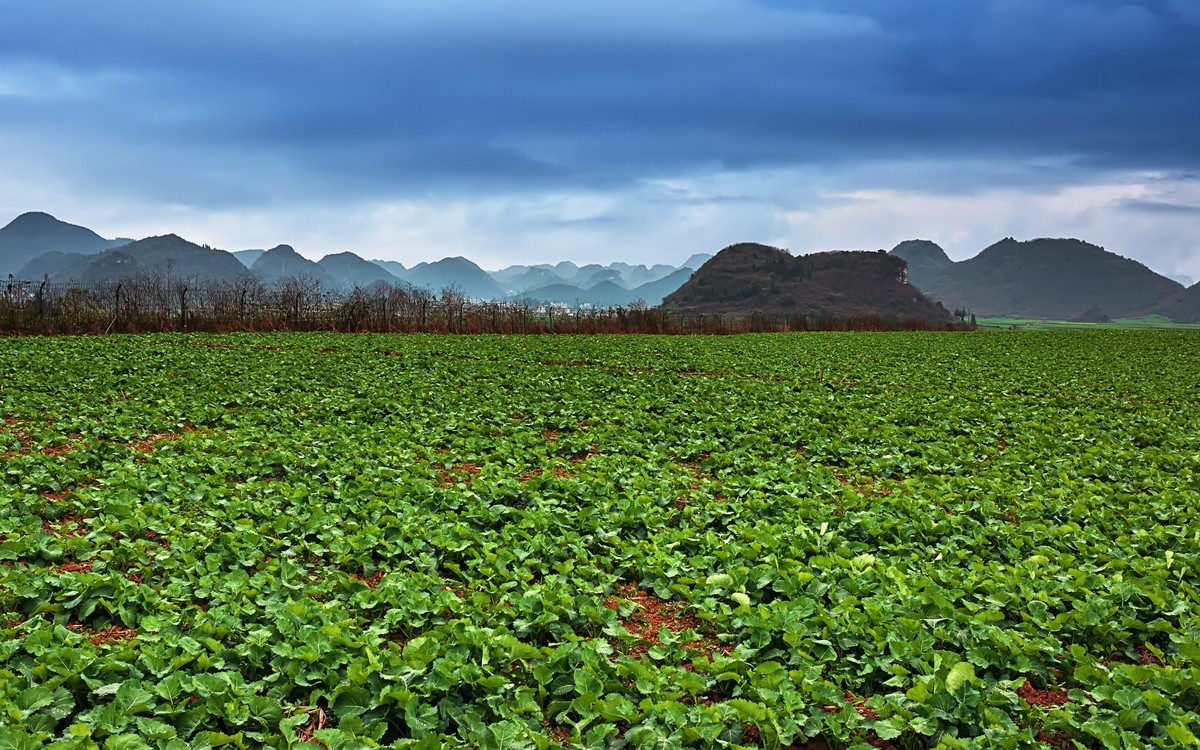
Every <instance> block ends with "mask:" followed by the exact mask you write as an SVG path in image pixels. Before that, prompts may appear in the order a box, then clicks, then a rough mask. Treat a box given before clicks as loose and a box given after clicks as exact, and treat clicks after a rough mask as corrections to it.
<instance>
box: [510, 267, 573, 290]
mask: <svg viewBox="0 0 1200 750" xmlns="http://www.w3.org/2000/svg"><path fill="white" fill-rule="evenodd" d="M493 276H495V274H493ZM497 281H498V282H500V283H501V284H503V285H504V286H505V288H507V289H508V290H509V291H511V292H516V293H518V294H519V293H521V292H527V291H529V290H530V289H537V288H539V287H544V286H549V285H551V284H561V283H563V282H564V279H563V277H561V276H559V275H558V274H556V273H555V272H554V271H551V270H550V269H549V268H543V267H541V266H530V267H527V268H525V270H524V271H523V272H522V273H520V274H518V275H516V276H513V277H510V278H509V279H508V281H507V282H504V281H500V279H497Z"/></svg>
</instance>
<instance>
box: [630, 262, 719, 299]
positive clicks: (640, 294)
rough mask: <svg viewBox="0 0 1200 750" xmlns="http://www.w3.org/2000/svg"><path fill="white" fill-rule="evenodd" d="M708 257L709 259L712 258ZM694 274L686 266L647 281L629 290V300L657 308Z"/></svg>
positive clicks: (692, 270) (693, 271)
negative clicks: (639, 301)
mask: <svg viewBox="0 0 1200 750" xmlns="http://www.w3.org/2000/svg"><path fill="white" fill-rule="evenodd" d="M709 257H710V258H711V257H712V256H709ZM694 273H695V270H694V269H692V268H688V267H686V266H685V267H684V268H680V269H677V270H675V271H672V272H671V273H669V274H667V275H666V276H663V277H662V278H661V279H655V280H654V281H648V282H646V283H645V284H642V285H641V286H636V287H634V288H633V289H630V290H629V299H630V301H634V300H639V299H640V300H642V301H644V302H645V303H646V304H647V305H650V306H651V307H657V306H658V305H661V304H662V303H663V300H664V299H665V298H666V297H667V295H668V294H670V293H671V292H674V291H675V290H676V289H678V288H679V287H681V286H683V285H684V284H685V283H687V280H688V279H690V278H691V277H692V274H694Z"/></svg>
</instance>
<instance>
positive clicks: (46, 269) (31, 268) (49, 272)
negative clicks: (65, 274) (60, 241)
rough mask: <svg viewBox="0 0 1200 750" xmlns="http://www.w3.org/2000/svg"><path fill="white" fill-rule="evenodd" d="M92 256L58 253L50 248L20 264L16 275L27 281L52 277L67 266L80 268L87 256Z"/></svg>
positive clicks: (86, 261)
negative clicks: (48, 250)
mask: <svg viewBox="0 0 1200 750" xmlns="http://www.w3.org/2000/svg"><path fill="white" fill-rule="evenodd" d="M94 257H95V256H94V255H85V254H84V253H60V252H58V251H57V250H51V251H50V252H48V253H42V254H41V255H39V256H37V257H36V258H34V259H33V260H31V261H29V262H28V263H26V264H25V265H23V266H21V269H20V270H19V271H17V273H16V277H17V278H18V279H26V280H29V281H38V280H40V279H44V278H46V277H47V276H50V277H54V276H56V275H58V274H59V273H61V272H62V271H63V270H65V269H68V268H73V267H75V266H79V267H81V268H82V267H84V266H86V265H87V263H88V259H89V258H94Z"/></svg>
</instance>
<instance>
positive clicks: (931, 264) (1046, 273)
mask: <svg viewBox="0 0 1200 750" xmlns="http://www.w3.org/2000/svg"><path fill="white" fill-rule="evenodd" d="M891 254H892V255H895V256H898V257H900V258H903V259H904V260H905V261H906V262H907V263H908V281H909V283H911V284H913V285H914V286H916V287H918V288H920V289H921V290H922V291H923V292H925V293H926V294H927V295H929V296H930V297H932V298H934V299H936V300H939V301H940V302H942V304H944V305H945V306H946V307H948V308H952V309H964V310H969V311H971V312H973V313H975V314H976V315H985V316H995V317H1017V318H1044V319H1048V320H1092V321H1097V320H1107V319H1115V318H1127V317H1137V316H1142V315H1149V314H1165V315H1167V316H1168V317H1170V318H1171V319H1172V320H1175V321H1176V322H1196V321H1200V305H1198V304H1197V301H1200V300H1198V298H1200V290H1198V289H1197V288H1196V286H1195V285H1193V286H1192V287H1191V289H1190V290H1188V291H1187V293H1185V288H1184V286H1183V285H1182V284H1180V283H1179V282H1178V281H1175V280H1174V279H1170V278H1167V277H1165V276H1162V275H1160V274H1157V273H1155V272H1154V271H1152V270H1150V269H1149V268H1147V267H1146V266H1144V265H1142V264H1141V263H1138V262H1137V261H1135V260H1130V259H1129V258H1124V257H1122V256H1120V255H1117V254H1115V253H1111V252H1108V251H1107V250H1105V249H1104V248H1102V247H1098V246H1096V245H1092V244H1089V243H1087V242H1083V241H1080V240H1075V239H1046V238H1043V239H1035V240H1029V241H1026V242H1019V241H1017V240H1015V239H1012V238H1011V237H1009V238H1005V239H1003V240H1000V241H999V242H997V243H995V244H993V245H991V246H990V247H987V248H985V249H984V250H983V251H982V252H980V253H979V254H978V255H976V256H975V257H973V258H968V259H966V260H962V261H958V262H955V261H952V260H951V259H950V257H949V256H948V255H946V252H945V251H944V250H943V249H942V248H941V247H940V246H938V245H937V244H935V243H933V242H929V241H927V240H910V241H908V242H902V243H900V244H899V245H897V246H896V247H895V248H893V249H892V251H891ZM1168 310H1169V311H1170V312H1167V311H1168Z"/></svg>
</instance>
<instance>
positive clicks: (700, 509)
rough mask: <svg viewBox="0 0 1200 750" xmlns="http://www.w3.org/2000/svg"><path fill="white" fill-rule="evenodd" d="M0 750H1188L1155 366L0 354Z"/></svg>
mask: <svg viewBox="0 0 1200 750" xmlns="http://www.w3.org/2000/svg"><path fill="white" fill-rule="evenodd" d="M0 405H2V407H0V408H2V412H0V419H2V423H0V461H2V464H0V465H2V467H3V481H2V483H0V494H2V495H3V500H2V501H0V748H25V747H42V746H49V747H56V748H96V747H102V748H115V749H117V748H145V747H163V748H176V747H177V748H184V747H217V746H230V747H245V748H251V747H275V748H286V747H321V746H323V747H327V748H330V749H334V748H357V747H375V746H392V747H406V748H434V747H464V748H494V749H497V750H498V749H499V748H514V749H515V748H539V749H541V750H544V749H545V748H558V747H564V746H566V747H579V746H586V747H595V748H602V747H635V748H652V747H653V748H678V747H738V746H746V747H754V746H762V747H768V748H778V747H788V746H790V747H809V748H819V747H869V746H875V747H898V748H919V747H934V746H941V747H947V748H984V747H988V748H990V747H1000V748H1005V747H1007V748H1018V747H1033V746H1038V745H1041V746H1049V747H1106V748H1126V747H1128V748H1140V747H1162V748H1171V747H1194V746H1195V745H1196V742H1197V740H1196V736H1197V735H1198V734H1200V714H1198V713H1197V706H1200V587H1198V582H1200V517H1198V514H1200V511H1198V509H1197V498H1200V410H1198V408H1197V407H1198V405H1200V346H1196V342H1195V341H1194V335H1193V334H1190V333H1186V332H1170V331H1138V332H1122V331H1086V332H1034V331H1029V332H1020V331H1019V332H996V333H991V332H989V333H974V334H798V335H763V336H755V337H734V338H684V337H676V338H667V337H637V336H629V337H515V336H514V337H441V336H410V337H404V336H374V335H370V336H348V335H332V334H277V335H249V334H243V335H229V336H194V335H193V336H188V335H149V336H118V337H115V338H113V337H102V338H70V339H68V338H63V339H9V340H0Z"/></svg>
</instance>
